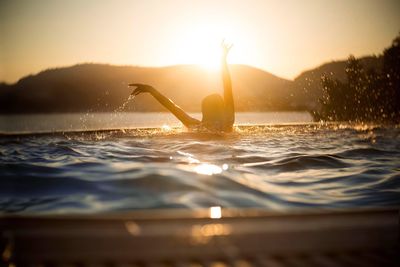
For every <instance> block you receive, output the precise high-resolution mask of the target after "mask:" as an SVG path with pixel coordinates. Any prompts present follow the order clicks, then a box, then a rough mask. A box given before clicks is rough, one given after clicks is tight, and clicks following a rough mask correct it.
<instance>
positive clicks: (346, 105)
mask: <svg viewBox="0 0 400 267" xmlns="http://www.w3.org/2000/svg"><path fill="white" fill-rule="evenodd" d="M345 72H346V81H344V82H342V81H340V80H338V79H334V78H332V77H330V76H329V75H326V74H325V75H323V76H322V77H321V84H322V88H323V95H322V97H321V98H320V99H319V108H318V110H313V111H312V115H313V117H314V119H315V120H316V121H320V120H323V121H349V122H379V123H381V122H383V123H399V122H400V34H399V35H398V36H397V37H396V38H395V39H394V40H393V42H392V45H391V46H390V47H388V48H386V49H385V50H384V51H383V66H382V67H380V68H379V69H377V68H375V69H374V68H370V69H365V68H364V67H363V66H362V64H361V63H360V60H359V59H357V58H355V57H354V56H353V55H350V56H349V58H348V60H347V65H346V69H345Z"/></svg>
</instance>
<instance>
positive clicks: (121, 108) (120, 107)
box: [114, 95, 136, 112]
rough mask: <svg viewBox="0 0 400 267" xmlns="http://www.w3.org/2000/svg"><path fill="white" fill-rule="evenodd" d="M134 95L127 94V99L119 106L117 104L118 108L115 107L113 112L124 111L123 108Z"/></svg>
mask: <svg viewBox="0 0 400 267" xmlns="http://www.w3.org/2000/svg"><path fill="white" fill-rule="evenodd" d="M135 96H136V95H129V97H128V99H127V100H126V101H125V102H124V103H122V105H121V106H119V107H118V108H116V109H115V110H114V112H122V111H124V110H125V108H126V106H127V105H128V104H129V103H130V102H131V101H133V99H135Z"/></svg>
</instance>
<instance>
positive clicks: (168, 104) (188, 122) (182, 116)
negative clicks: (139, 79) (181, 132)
mask: <svg viewBox="0 0 400 267" xmlns="http://www.w3.org/2000/svg"><path fill="white" fill-rule="evenodd" d="M129 86H136V87H137V88H136V89H135V90H134V91H133V92H132V95H138V94H141V93H150V94H151V95H152V96H153V97H154V98H155V99H157V100H158V102H160V104H161V105H163V106H164V107H165V108H166V109H168V110H169V111H170V112H171V113H172V114H174V115H175V117H177V118H178V119H179V120H180V121H181V122H182V123H183V125H185V126H186V127H191V126H195V125H198V124H200V121H198V120H196V119H194V118H192V117H190V116H189V115H188V114H187V113H186V112H185V111H183V110H182V109H181V108H180V107H179V106H177V105H176V104H175V103H174V102H172V101H171V99H169V98H167V97H165V96H164V95H162V94H161V93H160V92H158V91H157V90H156V89H155V88H153V87H152V86H150V85H146V84H140V83H133V84H129Z"/></svg>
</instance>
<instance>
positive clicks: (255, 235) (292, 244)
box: [0, 209, 400, 267]
mask: <svg viewBox="0 0 400 267" xmlns="http://www.w3.org/2000/svg"><path fill="white" fill-rule="evenodd" d="M207 212H208V211H198V212H186V211H176V210H171V211H170V210H168V211H167V210H163V211H159V212H158V211H147V212H140V213H139V212H135V213H128V214H122V215H115V214H114V215H105V216H41V217H37V216H35V217H28V216H22V217H18V216H3V217H1V218H0V220H1V221H0V229H1V238H2V239H1V249H2V261H3V264H4V266H137V267H140V266H142V267H144V266H177V267H179V266H191V267H195V266H198V267H202V266H204V267H225V266H243V267H251V266H282V267H283V266H400V265H398V264H399V262H398V258H399V256H398V255H399V254H398V251H399V250H398V249H399V247H398V240H399V211H398V210H397V209H385V210H381V209H380V210H370V211H341V212H324V213H308V214H300V213H299V214H267V213H265V212H262V211H256V210H246V211H241V210H236V211H232V210H231V211H229V210H223V211H222V218H220V219H212V218H210V217H209V216H208V213H207Z"/></svg>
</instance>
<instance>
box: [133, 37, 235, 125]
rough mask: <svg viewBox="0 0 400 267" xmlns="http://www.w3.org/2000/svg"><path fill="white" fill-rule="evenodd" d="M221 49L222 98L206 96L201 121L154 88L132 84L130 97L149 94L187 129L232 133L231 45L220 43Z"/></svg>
mask: <svg viewBox="0 0 400 267" xmlns="http://www.w3.org/2000/svg"><path fill="white" fill-rule="evenodd" d="M221 47H222V81H223V86H224V97H223V98H222V96H221V95H219V94H211V95H209V96H206V97H205V98H204V99H203V101H202V103H201V111H202V115H203V118H202V120H201V121H199V120H197V119H195V118H192V117H190V116H189V115H188V114H187V113H186V112H185V111H184V110H182V109H181V108H180V107H179V106H177V105H176V104H175V103H174V102H172V100H171V99H169V98H167V97H165V96H164V95H162V94H161V93H160V92H158V91H157V90H156V89H155V88H154V87H152V86H150V85H147V84H140V83H133V84H129V86H135V87H136V89H135V90H134V91H133V92H132V94H131V95H134V96H136V95H139V94H141V93H150V94H151V95H152V96H153V97H154V98H155V99H156V100H158V102H160V104H161V105H163V106H164V107H165V108H166V109H168V110H169V111H170V112H171V113H172V114H174V115H175V117H177V118H178V119H179V120H180V121H181V122H182V123H183V125H185V126H186V127H187V128H189V129H190V128H197V127H205V128H206V129H208V130H212V131H225V132H229V131H232V126H233V123H234V122H235V107H234V103H233V94H232V82H231V77H230V74H229V69H228V63H227V56H228V53H229V50H230V49H231V47H232V45H227V44H226V43H224V42H222V43H221Z"/></svg>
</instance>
